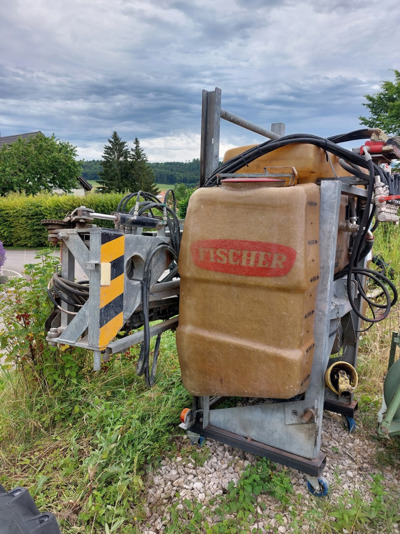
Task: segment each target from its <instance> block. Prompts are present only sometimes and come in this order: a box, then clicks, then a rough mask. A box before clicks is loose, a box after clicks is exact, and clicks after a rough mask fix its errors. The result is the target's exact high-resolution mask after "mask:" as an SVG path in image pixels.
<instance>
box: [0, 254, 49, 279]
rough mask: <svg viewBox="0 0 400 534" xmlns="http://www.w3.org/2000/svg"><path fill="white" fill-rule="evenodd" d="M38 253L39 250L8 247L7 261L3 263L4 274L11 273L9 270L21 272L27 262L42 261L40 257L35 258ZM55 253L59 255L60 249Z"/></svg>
mask: <svg viewBox="0 0 400 534" xmlns="http://www.w3.org/2000/svg"><path fill="white" fill-rule="evenodd" d="M38 253H39V251H38V250H32V249H21V250H10V249H7V248H6V262H5V264H4V265H3V271H4V274H5V275H9V274H10V273H9V272H8V271H12V272H15V273H21V272H22V271H23V270H24V265H26V264H27V263H36V262H38V261H40V258H39V259H37V258H35V256H36V255H37V254H38ZM54 254H55V255H57V256H59V252H58V250H55V251H54Z"/></svg>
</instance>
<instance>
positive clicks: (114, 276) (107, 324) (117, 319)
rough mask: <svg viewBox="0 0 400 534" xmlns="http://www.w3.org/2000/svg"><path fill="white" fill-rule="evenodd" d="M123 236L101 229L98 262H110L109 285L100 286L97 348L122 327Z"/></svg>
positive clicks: (103, 346) (102, 345) (106, 343)
mask: <svg viewBox="0 0 400 534" xmlns="http://www.w3.org/2000/svg"><path fill="white" fill-rule="evenodd" d="M124 252H125V236H123V235H122V236H121V235H116V234H115V233H113V232H107V231H103V232H102V234H101V249H100V262H101V263H102V264H106V263H110V264H111V279H110V283H109V285H103V286H100V332H99V348H101V349H102V348H105V347H106V346H107V345H108V343H109V342H110V341H111V340H112V339H113V338H114V337H115V336H116V335H117V333H118V332H119V330H120V329H121V328H122V326H123V324H124V322H123V310H124Z"/></svg>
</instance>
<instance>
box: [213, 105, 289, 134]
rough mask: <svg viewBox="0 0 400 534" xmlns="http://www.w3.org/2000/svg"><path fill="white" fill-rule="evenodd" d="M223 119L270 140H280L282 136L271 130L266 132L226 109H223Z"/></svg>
mask: <svg viewBox="0 0 400 534" xmlns="http://www.w3.org/2000/svg"><path fill="white" fill-rule="evenodd" d="M221 118H222V119H225V120H226V121H229V122H232V123H233V124H237V125H238V126H241V127H242V128H246V130H250V131H251V132H255V133H257V134H259V135H263V136H264V137H268V139H279V138H280V135H278V134H277V133H274V132H271V131H270V130H266V129H265V128H262V127H261V126H257V124H254V123H252V122H250V121H247V120H246V119H242V118H241V117H238V115H234V114H233V113H230V112H229V111H226V110H225V109H221Z"/></svg>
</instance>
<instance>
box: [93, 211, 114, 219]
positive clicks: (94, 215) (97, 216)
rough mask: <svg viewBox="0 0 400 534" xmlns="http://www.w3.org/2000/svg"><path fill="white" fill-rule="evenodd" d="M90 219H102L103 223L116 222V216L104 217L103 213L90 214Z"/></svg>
mask: <svg viewBox="0 0 400 534" xmlns="http://www.w3.org/2000/svg"><path fill="white" fill-rule="evenodd" d="M90 217H93V219H103V220H104V221H116V220H117V216H116V215H106V214H105V213H94V212H93V213H91V214H90Z"/></svg>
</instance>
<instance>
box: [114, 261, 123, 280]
mask: <svg viewBox="0 0 400 534" xmlns="http://www.w3.org/2000/svg"><path fill="white" fill-rule="evenodd" d="M121 274H124V256H120V257H119V258H117V259H115V260H113V261H112V262H111V280H113V279H114V278H117V276H120V275H121Z"/></svg>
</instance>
